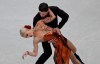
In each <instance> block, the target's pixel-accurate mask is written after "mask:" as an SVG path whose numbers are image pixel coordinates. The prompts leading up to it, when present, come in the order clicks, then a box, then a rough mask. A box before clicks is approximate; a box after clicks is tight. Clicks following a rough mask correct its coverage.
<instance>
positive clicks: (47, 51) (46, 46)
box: [33, 3, 69, 64]
mask: <svg viewBox="0 0 100 64" xmlns="http://www.w3.org/2000/svg"><path fill="white" fill-rule="evenodd" d="M38 8H39V12H38V13H37V14H36V16H35V17H34V18H33V27H34V26H35V25H36V23H37V21H39V20H41V19H44V18H46V17H49V16H50V15H49V12H48V9H50V10H51V11H52V12H53V14H54V15H55V16H56V18H55V19H54V20H52V21H51V22H49V23H47V24H46V25H48V26H49V27H52V28H54V29H55V30H58V31H59V30H60V29H61V28H62V27H63V26H64V24H65V23H66V22H67V21H68V18H69V15H68V14H67V13H66V12H64V11H63V10H62V9H60V8H59V7H57V6H48V4H47V3H40V5H39V7H38ZM57 16H59V17H60V18H61V21H60V23H59V24H58V17H57ZM59 34H60V33H59ZM42 47H43V50H44V53H43V54H42V55H41V56H40V57H39V59H38V60H37V62H36V64H44V63H45V61H46V60H47V59H48V58H49V57H50V56H51V54H52V49H51V46H50V43H46V42H43V43H42Z"/></svg>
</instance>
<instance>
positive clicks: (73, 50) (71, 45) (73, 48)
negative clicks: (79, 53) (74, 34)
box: [67, 39, 77, 53]
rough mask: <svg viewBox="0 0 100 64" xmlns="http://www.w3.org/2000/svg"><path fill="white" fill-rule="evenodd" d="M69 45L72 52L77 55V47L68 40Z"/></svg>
mask: <svg viewBox="0 0 100 64" xmlns="http://www.w3.org/2000/svg"><path fill="white" fill-rule="evenodd" d="M67 45H68V47H69V48H70V49H71V50H72V52H73V53H75V52H76V50H77V49H76V47H75V46H74V45H73V44H72V42H71V41H69V40H68V39H67Z"/></svg>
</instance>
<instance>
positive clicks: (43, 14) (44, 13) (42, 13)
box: [39, 11, 48, 18]
mask: <svg viewBox="0 0 100 64" xmlns="http://www.w3.org/2000/svg"><path fill="white" fill-rule="evenodd" d="M39 13H40V16H41V17H42V18H44V17H45V16H46V15H47V14H48V11H47V12H41V11H39Z"/></svg>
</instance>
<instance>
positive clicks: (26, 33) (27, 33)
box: [24, 30, 32, 38]
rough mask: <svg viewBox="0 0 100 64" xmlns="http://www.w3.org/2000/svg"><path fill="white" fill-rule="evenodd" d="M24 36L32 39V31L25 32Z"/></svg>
mask: <svg viewBox="0 0 100 64" xmlns="http://www.w3.org/2000/svg"><path fill="white" fill-rule="evenodd" d="M24 35H25V37H26V38H29V37H32V34H31V31H28V30H27V31H26V32H25V34H24Z"/></svg>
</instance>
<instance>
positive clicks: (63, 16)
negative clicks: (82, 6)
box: [56, 7, 69, 29]
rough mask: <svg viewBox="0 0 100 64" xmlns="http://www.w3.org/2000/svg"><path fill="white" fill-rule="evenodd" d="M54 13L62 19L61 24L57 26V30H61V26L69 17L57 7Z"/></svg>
mask: <svg viewBox="0 0 100 64" xmlns="http://www.w3.org/2000/svg"><path fill="white" fill-rule="evenodd" d="M56 12H57V15H58V16H59V17H60V18H62V20H61V22H60V23H59V25H58V28H60V29H61V28H62V27H63V25H64V24H65V23H66V22H67V21H68V18H69V15H68V14H67V13H66V12H64V11H63V10H61V9H59V8H58V7H56Z"/></svg>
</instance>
